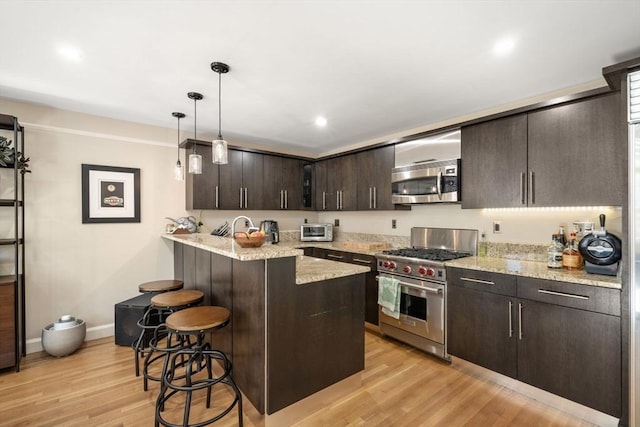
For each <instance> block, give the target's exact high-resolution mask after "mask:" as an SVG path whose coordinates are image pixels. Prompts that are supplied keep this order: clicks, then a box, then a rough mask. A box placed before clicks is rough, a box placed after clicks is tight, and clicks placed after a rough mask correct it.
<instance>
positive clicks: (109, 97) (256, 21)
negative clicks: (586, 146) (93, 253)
mask: <svg viewBox="0 0 640 427" xmlns="http://www.w3.org/2000/svg"><path fill="white" fill-rule="evenodd" d="M0 10H1V11H2V13H1V16H2V20H1V22H2V24H1V25H2V27H1V28H2V36H1V37H0V52H1V56H0V96H3V97H7V98H11V99H17V100H23V101H29V102H36V103H42V104H46V105H51V106H55V107H59V108H63V109H69V110H74V111H82V112H86V113H91V114H96V115H101V116H107V117H113V118H117V119H124V120H130V121H134V122H139V123H146V124H152V125H159V126H164V127H169V128H175V127H176V120H175V119H174V118H173V117H172V116H171V112H173V111H181V112H184V113H185V114H186V115H187V117H186V118H185V119H184V120H183V121H182V130H183V137H184V138H186V137H193V101H191V100H189V99H188V98H187V92H189V91H198V92H201V93H202V94H203V95H204V97H205V98H204V100H202V101H200V102H199V103H198V136H199V138H200V137H202V136H203V134H206V135H209V136H214V135H215V134H216V133H217V126H218V119H217V114H218V103H217V94H218V81H217V78H218V75H217V74H215V73H214V72H213V71H211V69H210V63H211V62H212V61H221V62H225V63H227V64H229V66H230V67H231V71H230V72H229V73H228V74H225V75H223V76H222V133H223V135H224V136H225V138H226V139H227V140H229V141H230V142H231V143H232V144H233V143H234V141H235V142H236V143H237V142H248V143H250V144H257V145H260V146H263V147H265V148H267V149H272V150H275V151H289V152H298V153H308V155H311V156H315V155H319V154H323V153H329V152H332V151H336V150H340V149H342V148H346V147H348V146H353V145H358V144H362V143H363V142H367V141H373V140H375V139H376V138H378V139H379V138H381V137H383V136H385V135H392V134H397V133H398V132H403V131H406V130H409V129H415V128H418V127H422V126H426V125H429V124H433V123H437V122H440V121H443V120H447V119H451V118H455V117H460V116H462V115H465V114H468V113H472V112H474V111H480V110H484V109H488V108H492V107H496V106H500V105H504V104H507V103H512V102H516V101H518V100H522V99H525V98H529V97H532V96H536V95H539V94H543V93H548V92H552V91H556V90H560V89H563V88H568V87H573V86H576V85H580V84H584V83H588V82H594V81H596V80H600V79H601V78H602V77H601V70H602V67H605V66H608V65H612V64H615V63H617V62H621V61H623V60H627V59H630V58H632V57H636V56H640V19H639V18H640V0H618V1H616V0H603V1H561V0H557V1H552V0H549V1H542V0H538V1H526V0H511V1H506V0H505V1H490V0H486V1H482V0H476V1H473V0H467V1H449V0H447V1H436V0H433V1H428V0H425V1H417V0H416V1H400V0H388V1H387V0H379V1H375V0H369V1H355V0H351V1H349V0H343V1H338V0H326V1H321V0H306V1H305V0H300V1H293V0H291V1H284V0H281V1H274V0H265V1H259V0H255V1H246V0H245V1H243V0H236V1H213V0H209V1H204V0H203V1H186V0H185V1H173V0H165V1H159V0H146V1H144V0H137V1H131V0H129V1H117V0H110V1H109V0H86V1H79V0H78V1H60V0H49V1H33V0H30V1H25V0H0ZM507 36H508V37H513V38H514V39H515V41H516V45H515V48H514V50H513V52H512V53H511V54H510V55H505V56H496V55H495V54H494V53H493V52H492V49H493V46H494V44H495V43H496V42H497V41H499V40H500V39H502V38H504V37H507ZM64 44H70V45H73V46H76V47H77V48H78V49H80V50H81V52H82V53H81V60H80V61H77V62H76V61H69V60H67V59H65V58H63V57H61V56H60V55H59V54H58V53H57V49H58V48H59V47H60V46H61V45H64ZM0 112H4V113H10V112H6V111H2V108H1V105H0ZM319 115H322V116H325V117H326V118H327V120H328V124H327V126H326V127H325V128H318V127H316V126H315V125H314V120H315V118H316V117H317V116H319Z"/></svg>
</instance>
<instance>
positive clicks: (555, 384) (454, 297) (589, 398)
mask: <svg viewBox="0 0 640 427" xmlns="http://www.w3.org/2000/svg"><path fill="white" fill-rule="evenodd" d="M447 275H448V278H449V281H448V284H447V346H448V352H449V354H451V355H453V356H457V357H459V358H461V359H465V360H467V361H469V362H472V363H475V364H477V365H480V366H483V367H485V368H488V369H491V370H493V371H495V372H499V373H501V374H504V375H507V376H510V377H512V378H515V379H517V380H519V381H522V382H525V383H527V384H530V385H532V386H535V387H538V388H540V389H543V390H546V391H548V392H550V393H553V394H556V395H558V396H562V397H564V398H567V399H569V400H572V401H574V402H577V403H580V404H582V405H585V406H588V407H590V408H593V409H596V410H598V411H601V412H604V413H607V414H609V415H612V416H614V417H618V418H620V416H621V413H622V406H621V397H622V377H621V363H622V359H621V335H620V333H621V324H620V304H619V302H620V295H619V294H620V291H619V290H616V289H606V288H597V287H594V286H586V285H577V284H570V283H563V282H555V281H550V280H538V279H532V278H523V277H517V278H516V277H515V276H510V275H504V274H494V273H487V272H480V271H474V270H467V269H457V268H449V269H447ZM509 283H510V285H509Z"/></svg>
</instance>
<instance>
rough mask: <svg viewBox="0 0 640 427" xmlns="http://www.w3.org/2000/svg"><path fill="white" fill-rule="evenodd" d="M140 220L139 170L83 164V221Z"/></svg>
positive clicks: (85, 222) (119, 221) (113, 221)
mask: <svg viewBox="0 0 640 427" xmlns="http://www.w3.org/2000/svg"><path fill="white" fill-rule="evenodd" d="M122 222H140V169H139V168H122V167H116V166H100V165H90V164H84V163H83V164H82V223H83V224H87V223H122Z"/></svg>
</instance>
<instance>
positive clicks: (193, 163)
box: [187, 92, 203, 175]
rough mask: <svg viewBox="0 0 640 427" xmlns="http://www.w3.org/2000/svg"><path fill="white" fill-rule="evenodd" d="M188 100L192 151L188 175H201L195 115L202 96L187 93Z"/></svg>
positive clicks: (196, 117) (196, 118) (200, 158)
mask: <svg viewBox="0 0 640 427" xmlns="http://www.w3.org/2000/svg"><path fill="white" fill-rule="evenodd" d="M187 96H188V97H189V99H193V151H192V152H191V154H189V173H192V174H196V175H197V174H201V173H202V156H201V155H200V154H198V150H197V148H196V146H197V145H198V144H197V143H196V142H197V141H198V127H197V125H198V115H197V107H196V105H197V103H198V101H199V100H201V99H202V98H203V97H202V94H200V93H198V92H189V93H188V94H187Z"/></svg>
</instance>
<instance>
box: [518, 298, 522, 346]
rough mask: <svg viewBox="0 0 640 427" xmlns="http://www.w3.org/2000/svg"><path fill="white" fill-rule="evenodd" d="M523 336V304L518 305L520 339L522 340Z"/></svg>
mask: <svg viewBox="0 0 640 427" xmlns="http://www.w3.org/2000/svg"><path fill="white" fill-rule="evenodd" d="M522 336H523V333H522V303H521V302H519V303H518V339H519V340H521V339H522Z"/></svg>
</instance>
